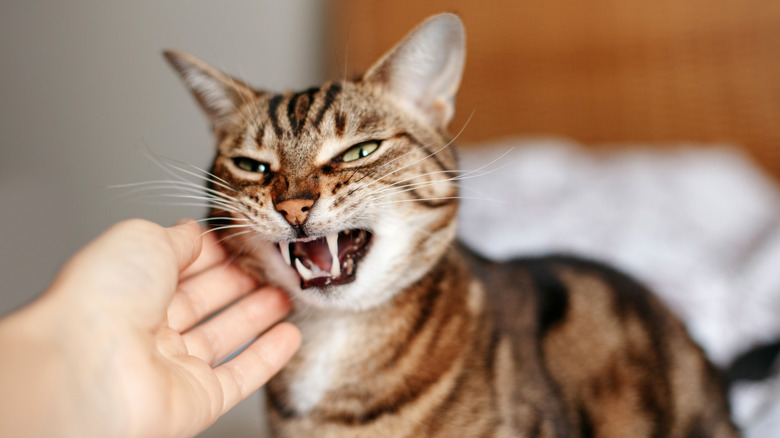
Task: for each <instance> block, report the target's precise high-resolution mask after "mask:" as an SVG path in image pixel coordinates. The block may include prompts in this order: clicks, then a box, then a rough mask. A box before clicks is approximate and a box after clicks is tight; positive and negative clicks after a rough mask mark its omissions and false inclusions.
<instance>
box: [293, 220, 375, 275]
mask: <svg viewBox="0 0 780 438" xmlns="http://www.w3.org/2000/svg"><path fill="white" fill-rule="evenodd" d="M370 239H371V233H369V232H367V231H363V230H349V231H342V232H340V233H335V234H330V235H328V236H325V237H320V238H316V239H301V240H296V241H294V242H290V243H280V244H279V249H280V250H281V253H282V257H283V258H284V260H285V261H286V262H287V263H289V264H290V266H292V267H293V268H294V269H295V270H296V271H297V272H298V276H299V277H301V287H302V288H308V287H312V286H318V287H323V286H327V285H330V284H344V283H349V282H351V281H352V280H354V278H355V270H356V269H357V262H358V260H359V259H360V258H361V257H362V256H363V255H364V254H365V252H366V250H367V246H368V242H369V240H370Z"/></svg>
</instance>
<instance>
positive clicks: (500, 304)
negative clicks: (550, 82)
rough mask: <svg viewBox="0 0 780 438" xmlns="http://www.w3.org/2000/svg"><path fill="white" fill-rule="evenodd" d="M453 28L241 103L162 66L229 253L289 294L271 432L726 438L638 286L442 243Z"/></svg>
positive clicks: (686, 356) (450, 18)
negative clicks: (201, 142) (178, 84)
mask: <svg viewBox="0 0 780 438" xmlns="http://www.w3.org/2000/svg"><path fill="white" fill-rule="evenodd" d="M464 41H465V40H464V30H463V26H462V24H461V21H460V20H459V19H458V18H457V17H456V16H454V15H452V14H442V15H437V16H434V17H432V18H430V19H428V20H427V21H425V22H424V23H423V24H421V25H420V26H419V27H418V28H416V29H415V30H414V31H413V32H412V33H410V34H409V35H408V36H407V37H406V38H405V39H404V40H403V41H402V42H401V43H399V44H398V45H397V46H396V47H395V48H393V49H392V50H391V51H390V52H388V53H387V54H385V55H384V57H382V58H381V59H380V60H379V61H378V62H377V63H376V64H375V65H374V66H373V67H371V68H370V69H369V70H368V72H367V73H365V74H364V75H363V76H362V77H361V78H360V79H357V80H355V81H339V82H330V83H326V84H324V85H322V86H320V87H317V88H311V89H308V90H305V91H302V92H287V93H282V94H273V93H267V92H264V91H257V90H254V89H252V88H250V87H249V86H247V85H245V84H243V83H242V82H240V81H238V80H236V79H233V78H231V77H229V76H226V75H224V74H222V73H220V72H218V71H216V70H215V69H213V68H211V67H209V66H208V65H206V64H205V63H203V62H201V61H199V60H197V59H195V58H193V57H191V56H188V55H185V54H182V53H175V52H167V53H166V56H167V58H168V60H169V61H170V62H171V63H172V65H173V66H174V67H175V69H176V70H177V71H178V72H179V73H180V74H181V76H182V78H183V80H184V83H185V84H186V85H187V87H188V88H189V89H190V90H191V91H192V92H193V94H194V95H195V97H196V98H197V100H198V102H199V103H200V105H201V106H202V107H203V109H204V110H205V112H206V114H207V115H208V117H209V118H210V120H211V122H212V125H213V130H214V133H215V136H216V139H217V148H218V154H217V157H216V159H215V161H214V165H213V170H212V174H213V175H214V177H215V178H214V180H213V183H212V184H211V187H210V188H209V189H207V190H208V192H209V193H212V194H213V203H214V205H215V207H214V210H213V214H214V215H215V216H217V217H220V218H222V220H221V223H220V224H218V225H222V226H224V228H222V230H221V233H222V237H223V238H224V242H225V245H226V246H227V247H228V249H229V251H231V252H232V253H234V254H235V255H236V256H238V258H239V260H240V262H241V263H242V264H243V266H244V267H245V268H246V269H248V270H250V271H251V272H253V273H254V274H256V275H257V276H259V277H261V278H262V279H264V280H265V281H268V282H270V283H274V284H277V285H279V286H281V287H282V288H284V289H285V290H287V291H288V292H289V293H290V294H291V295H292V296H293V297H294V299H295V303H296V313H295V314H294V315H293V316H292V319H293V321H294V322H295V323H297V325H298V326H299V327H300V328H301V331H302V333H303V346H302V348H301V350H300V352H299V353H298V354H297V355H296V356H295V357H294V358H293V360H292V361H291V362H290V363H289V365H287V366H286V368H284V370H283V371H282V372H281V373H280V374H279V375H278V376H277V377H275V378H274V379H273V380H272V381H271V382H270V383H269V384H268V385H267V397H268V406H269V417H270V422H271V427H272V431H273V433H274V435H276V436H281V437H306V436H316V437H340V438H344V437H384V436H387V437H424V436H442V437H472V436H475V437H476V436H480V437H482V436H506V437H510V436H511V437H516V436H529V437H530V436H534V437H535V436H540V437H591V436H598V437H621V438H622V437H732V436H737V432H736V430H735V428H734V427H733V426H732V423H731V421H730V419H729V412H728V406H727V402H726V401H725V398H724V394H723V391H722V388H721V385H720V381H719V378H718V374H717V373H716V371H715V370H714V369H713V368H712V367H711V365H710V364H709V363H708V362H707V360H706V359H705V357H704V356H703V354H702V351H701V350H700V349H699V348H698V347H697V346H696V345H695V344H694V343H693V342H692V341H691V339H690V338H689V337H688V335H687V334H686V331H685V329H684V328H683V326H682V325H681V323H680V322H679V321H677V320H676V319H675V318H674V317H672V315H671V314H670V313H669V312H668V311H667V310H666V309H665V308H664V307H663V306H662V305H661V304H659V302H658V300H657V299H655V298H654V297H653V296H652V295H650V294H649V293H647V292H646V291H645V290H644V289H643V288H642V287H641V286H640V285H638V284H637V283H635V282H634V281H632V280H631V279H629V278H627V277H626V276H624V275H622V274H620V273H619V272H616V271H614V270H612V269H610V268H608V267H605V266H601V265H598V264H596V263H592V262H588V261H584V260H579V259H575V258H569V257H550V258H533V259H524V260H516V261H512V262H510V263H506V264H498V263H493V262H490V261H487V260H483V259H481V258H480V257H478V256H476V255H474V254H472V253H470V252H469V251H468V250H466V249H464V248H461V247H459V246H458V244H457V243H455V242H454V235H455V225H456V224H455V222H456V221H455V217H456V209H457V207H458V185H457V179H458V171H457V170H456V169H457V167H456V157H455V153H454V152H453V150H452V148H451V147H450V140H449V137H448V134H447V130H446V127H447V124H448V122H449V121H450V119H451V117H452V115H453V111H454V99H455V94H456V91H457V88H458V85H459V83H460V78H461V72H462V69H463V63H464V57H465V52H464Z"/></svg>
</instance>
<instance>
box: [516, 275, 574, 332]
mask: <svg viewBox="0 0 780 438" xmlns="http://www.w3.org/2000/svg"><path fill="white" fill-rule="evenodd" d="M526 270H527V271H528V273H529V274H530V275H531V281H533V284H534V286H535V287H534V292H536V294H537V300H538V302H539V312H538V318H539V320H538V321H539V322H538V324H539V336H544V335H545V333H547V331H548V330H550V328H552V327H553V326H555V325H556V324H559V323H560V322H561V321H563V320H564V318H566V311H567V309H568V306H569V292H568V291H567V289H566V286H564V284H563V283H562V282H561V280H560V279H559V278H558V277H557V276H556V275H555V274H553V272H552V271H551V270H550V266H549V264H548V263H546V262H544V261H543V260H539V261H532V262H530V263H528V265H527V266H526Z"/></svg>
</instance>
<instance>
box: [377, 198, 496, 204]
mask: <svg viewBox="0 0 780 438" xmlns="http://www.w3.org/2000/svg"><path fill="white" fill-rule="evenodd" d="M446 199H477V200H483V201H493V202H499V203H502V204H506V203H507V202H506V201H501V200H499V199H491V198H477V197H469V196H439V197H432V198H418V199H399V200H396V201H388V202H377V203H372V204H371V205H390V204H399V203H401V202H420V201H440V200H446Z"/></svg>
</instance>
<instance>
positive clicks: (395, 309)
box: [269, 249, 484, 414]
mask: <svg viewBox="0 0 780 438" xmlns="http://www.w3.org/2000/svg"><path fill="white" fill-rule="evenodd" d="M483 299H484V298H483V290H482V288H481V285H480V284H479V283H478V282H476V281H475V280H473V278H472V277H471V276H470V275H469V273H468V271H467V270H466V269H465V265H464V264H463V261H462V260H461V257H460V255H459V254H458V253H457V251H456V250H454V249H453V250H450V251H449V252H447V253H446V254H445V255H444V256H443V257H442V259H441V260H440V261H439V262H438V263H437V264H436V266H435V267H434V268H433V269H431V270H430V272H429V273H428V274H427V275H426V276H424V277H423V278H422V279H420V280H419V281H417V282H415V283H414V284H412V285H410V286H409V287H407V288H406V289H404V290H403V291H401V292H400V293H399V294H397V295H396V296H395V297H394V298H393V299H392V300H390V301H389V302H387V303H385V304H383V305H381V306H377V307H375V308H372V309H368V310H365V311H360V312H356V311H344V310H339V311H336V310H320V309H309V308H300V309H298V310H297V311H296V313H295V314H294V315H293V317H292V320H293V322H294V323H296V324H297V325H298V326H299V327H300V329H301V331H302V334H303V345H302V347H301V350H300V351H299V353H298V354H297V355H296V356H295V358H294V359H293V360H292V361H291V362H290V364H288V366H287V367H285V369H284V370H283V372H282V373H281V374H280V376H279V377H278V378H277V379H275V380H274V382H272V384H271V385H270V386H269V390H270V392H271V393H272V397H273V396H274V395H276V396H279V397H281V398H283V399H284V400H285V403H286V404H287V405H288V406H289V407H290V408H292V409H293V411H294V412H296V413H298V414H308V413H310V412H312V411H313V410H315V409H317V408H318V406H319V405H320V404H321V403H322V402H324V401H325V400H327V399H328V393H329V392H333V393H335V392H336V390H337V389H341V390H342V391H343V389H344V388H347V387H351V386H353V385H354V384H356V383H360V382H363V386H362V389H361V394H359V395H357V394H355V397H357V398H360V399H361V400H363V402H366V404H367V405H371V404H372V403H371V398H372V397H373V394H381V393H382V391H375V392H374V391H372V388H373V384H372V385H365V381H366V380H367V379H368V380H370V381H372V382H374V384H376V385H385V386H387V385H390V386H392V385H393V384H394V383H393V382H396V383H395V384H397V382H402V381H403V380H404V379H401V380H398V379H399V376H400V375H404V376H408V377H411V378H421V379H423V380H424V378H425V377H424V376H425V375H439V374H441V370H438V369H437V370H428V369H430V368H431V367H434V368H435V367H451V366H453V364H454V363H455V362H458V361H460V360H461V359H462V357H461V356H462V351H463V349H464V345H467V344H469V340H470V337H471V336H473V334H474V324H475V321H479V320H480V319H481V318H478V317H476V318H475V314H481V313H482V307H483V304H482V303H483ZM432 350H435V351H432ZM430 354H434V355H435V356H436V357H437V361H436V363H433V364H432V363H428V361H426V360H425V358H426V357H428V356H429V355H430ZM421 376H422V377H421ZM423 386H424V385H423ZM386 389H387V388H386V387H385V390H386ZM332 402H333V401H332V400H329V401H328V403H332Z"/></svg>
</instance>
